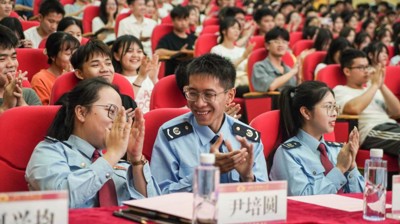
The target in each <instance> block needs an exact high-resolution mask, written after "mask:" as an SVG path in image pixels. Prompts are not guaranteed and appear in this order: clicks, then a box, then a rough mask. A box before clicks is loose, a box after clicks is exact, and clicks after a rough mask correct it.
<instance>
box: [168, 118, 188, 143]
mask: <svg viewBox="0 0 400 224" xmlns="http://www.w3.org/2000/svg"><path fill="white" fill-rule="evenodd" d="M163 132H164V135H165V137H167V139H168V141H171V140H173V139H177V138H179V137H182V136H185V135H188V134H190V133H192V132H193V127H192V125H191V124H189V122H187V121H186V122H183V123H180V124H177V125H174V126H171V127H169V128H166V129H164V130H163Z"/></svg>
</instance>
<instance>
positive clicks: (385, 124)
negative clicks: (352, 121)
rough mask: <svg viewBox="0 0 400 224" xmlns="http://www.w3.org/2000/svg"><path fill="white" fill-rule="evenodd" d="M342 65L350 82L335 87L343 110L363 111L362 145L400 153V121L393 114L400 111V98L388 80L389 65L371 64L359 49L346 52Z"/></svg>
mask: <svg viewBox="0 0 400 224" xmlns="http://www.w3.org/2000/svg"><path fill="white" fill-rule="evenodd" d="M340 66H341V68H342V70H343V73H344V74H345V76H346V79H347V83H346V85H345V86H342V85H339V86H336V87H335V88H334V89H333V90H334V92H335V95H336V101H337V103H338V104H339V105H340V106H341V111H342V113H344V114H354V115H359V120H358V125H359V126H358V127H359V130H360V143H361V148H367V149H370V148H382V149H383V150H384V151H385V153H388V154H392V155H399V148H398V146H399V144H400V125H399V124H398V123H397V122H396V121H395V120H393V119H391V117H398V116H399V115H400V102H399V100H398V99H397V97H396V96H395V95H394V94H393V93H392V92H391V91H390V89H389V88H388V87H387V86H386V84H385V67H381V66H378V67H375V68H374V67H371V66H370V65H369V63H368V59H367V56H366V54H365V53H364V52H362V51H359V50H355V49H348V50H345V51H344V52H343V53H342V55H341V59H340Z"/></svg>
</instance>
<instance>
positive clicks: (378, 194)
mask: <svg viewBox="0 0 400 224" xmlns="http://www.w3.org/2000/svg"><path fill="white" fill-rule="evenodd" d="M382 157H383V150H382V149H371V150H370V159H367V160H366V161H365V169H364V177H365V189H364V210H363V218H364V219H365V220H369V221H381V220H385V214H386V185H387V162H386V161H384V160H382Z"/></svg>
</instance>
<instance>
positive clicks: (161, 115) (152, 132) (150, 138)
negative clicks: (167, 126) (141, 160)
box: [143, 108, 189, 161]
mask: <svg viewBox="0 0 400 224" xmlns="http://www.w3.org/2000/svg"><path fill="white" fill-rule="evenodd" d="M187 112H189V109H186V108H161V109H157V110H151V111H149V112H147V113H146V114H144V119H145V120H146V122H145V129H146V134H145V136H144V143H143V155H144V156H145V157H146V158H147V159H148V160H149V161H150V160H151V154H152V152H153V145H154V142H155V140H156V137H157V133H158V129H159V128H160V126H161V125H163V124H164V123H165V122H167V121H169V120H171V119H172V118H175V117H177V116H179V115H182V114H184V113H187Z"/></svg>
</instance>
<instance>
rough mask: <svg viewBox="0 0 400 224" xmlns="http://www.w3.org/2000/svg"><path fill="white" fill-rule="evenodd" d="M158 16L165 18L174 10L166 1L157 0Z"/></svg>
mask: <svg viewBox="0 0 400 224" xmlns="http://www.w3.org/2000/svg"><path fill="white" fill-rule="evenodd" d="M157 8H158V14H159V16H160V18H161V19H162V18H164V17H167V16H168V15H169V13H170V12H171V10H172V9H173V8H174V6H172V5H171V4H170V3H169V1H167V0H157Z"/></svg>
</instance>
